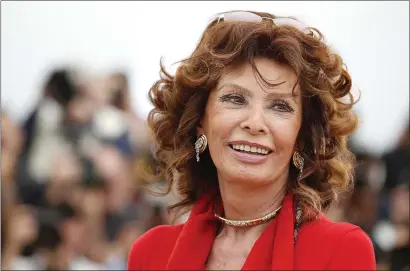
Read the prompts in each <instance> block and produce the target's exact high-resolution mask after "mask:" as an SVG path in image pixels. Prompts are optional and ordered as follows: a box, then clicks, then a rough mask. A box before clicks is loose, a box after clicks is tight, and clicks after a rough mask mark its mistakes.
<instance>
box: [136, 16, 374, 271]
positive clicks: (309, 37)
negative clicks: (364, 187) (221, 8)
mask: <svg viewBox="0 0 410 271" xmlns="http://www.w3.org/2000/svg"><path fill="white" fill-rule="evenodd" d="M322 40H323V39H322V36H321V34H320V33H319V32H318V31H317V30H315V29H311V28H306V27H303V25H302V24H301V23H299V22H298V21H296V20H293V19H290V18H278V17H276V16H273V15H271V14H267V13H257V12H243V11H234V12H227V13H223V14H219V15H218V17H217V18H216V19H215V20H213V21H212V22H211V23H210V25H209V26H208V27H207V28H206V30H205V32H204V34H203V36H202V38H201V40H200V42H199V44H198V46H197V47H196V49H195V51H194V53H193V54H192V56H191V57H190V58H189V59H187V60H184V61H182V63H181V66H180V67H179V68H178V70H177V72H176V75H175V76H171V75H169V74H168V73H166V72H165V71H164V69H163V68H162V74H163V76H162V79H161V80H159V81H158V82H157V83H156V84H155V85H154V86H153V87H152V89H151V91H150V97H151V101H152V102H153V104H154V106H155V108H154V109H153V110H152V112H151V113H150V115H149V118H148V120H149V125H150V127H151V129H152V130H153V132H154V135H155V137H156V142H157V147H158V148H157V151H156V155H157V158H158V160H159V170H160V173H162V176H163V177H165V178H166V180H169V181H170V182H171V183H172V181H174V180H175V181H176V182H177V187H178V189H179V192H180V193H181V195H182V196H183V197H184V198H183V200H182V201H181V202H180V203H179V204H177V206H179V207H188V206H190V205H192V204H193V208H192V210H191V213H190V216H189V218H188V220H187V222H186V223H184V224H182V225H174V226H160V227H156V228H154V229H152V230H150V231H148V232H147V233H145V234H144V235H143V236H141V237H140V238H139V239H138V240H137V241H136V242H135V243H134V245H133V248H132V250H131V252H130V254H129V262H128V269H129V270H136V269H139V270H153V269H157V270H159V269H174V270H175V269H179V270H183V269H185V270H186V269H191V270H194V269H197V270H199V269H209V270H216V269H219V270H221V269H227V270H228V269H229V270H234V269H258V270H268V269H269V270H270V269H273V270H289V269H305V270H306V269H356V270H358V269H363V270H364V269H375V258H374V252H373V247H372V244H371V242H370V239H369V238H368V236H367V235H366V234H365V233H364V232H363V231H362V230H361V229H360V228H359V227H357V226H354V225H351V224H347V223H340V224H338V223H333V222H331V221H329V220H328V219H326V218H325V216H324V215H323V211H324V210H325V209H326V208H327V207H328V206H329V204H330V203H332V201H333V200H334V199H335V198H336V195H337V192H339V191H341V190H344V189H346V188H348V187H349V185H350V184H351V171H352V167H353V161H354V159H353V156H352V154H351V153H350V152H349V151H348V149H347V136H348V135H349V134H350V133H351V132H353V131H354V130H355V128H356V126H357V119H356V117H355V116H354V114H353V113H352V111H351V108H352V105H353V103H354V101H353V99H352V95H351V93H350V88H351V79H350V76H349V74H348V73H347V71H346V70H345V68H344V66H343V63H342V60H341V58H340V57H339V56H338V55H337V54H335V53H333V52H332V51H331V50H330V49H329V48H328V47H327V46H326V45H325V44H324V42H323V41H322ZM345 97H347V98H348V99H346V98H345Z"/></svg>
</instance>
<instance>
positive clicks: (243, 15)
mask: <svg viewBox="0 0 410 271" xmlns="http://www.w3.org/2000/svg"><path fill="white" fill-rule="evenodd" d="M224 20H225V21H244V22H260V21H261V20H262V18H261V17H260V16H259V15H256V14H254V13H251V12H246V11H237V12H230V13H225V14H224Z"/></svg>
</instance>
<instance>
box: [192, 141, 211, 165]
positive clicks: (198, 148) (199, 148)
mask: <svg viewBox="0 0 410 271" xmlns="http://www.w3.org/2000/svg"><path fill="white" fill-rule="evenodd" d="M207 145H208V139H207V138H206V136H205V135H201V136H200V137H198V139H197V140H196V141H195V152H196V161H197V162H199V154H200V153H202V152H203V151H204V150H205V149H206V146H207Z"/></svg>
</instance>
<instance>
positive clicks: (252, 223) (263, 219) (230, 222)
mask: <svg viewBox="0 0 410 271" xmlns="http://www.w3.org/2000/svg"><path fill="white" fill-rule="evenodd" d="M280 208H282V206H279V208H278V209H276V210H274V211H273V212H271V213H269V214H267V215H265V216H263V217H261V218H256V219H249V220H231V219H226V218H224V217H221V216H220V215H218V214H217V213H216V207H214V215H215V217H216V218H218V219H219V220H220V221H222V222H224V223H225V224H226V225H229V226H233V227H241V228H243V227H251V226H256V225H260V224H263V223H265V222H267V221H269V220H270V219H272V218H274V217H275V216H276V214H277V213H278V211H279V210H280Z"/></svg>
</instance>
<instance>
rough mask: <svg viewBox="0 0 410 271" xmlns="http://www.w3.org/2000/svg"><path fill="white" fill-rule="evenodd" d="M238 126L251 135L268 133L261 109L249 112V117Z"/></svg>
mask: <svg viewBox="0 0 410 271" xmlns="http://www.w3.org/2000/svg"><path fill="white" fill-rule="evenodd" d="M240 126H241V128H242V129H244V130H246V131H248V132H249V133H251V134H253V135H261V134H267V133H268V131H269V130H268V127H267V126H266V123H265V116H264V112H263V109H252V110H250V112H249V115H248V116H247V118H246V119H245V120H244V121H242V123H241V125H240Z"/></svg>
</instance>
